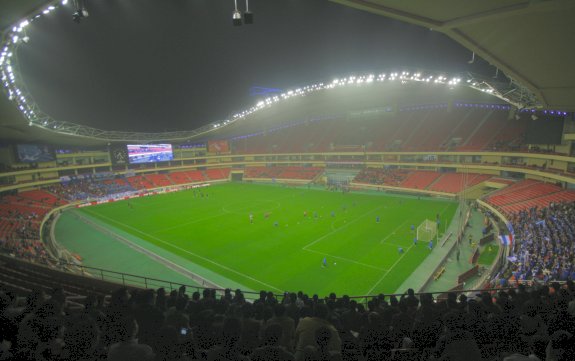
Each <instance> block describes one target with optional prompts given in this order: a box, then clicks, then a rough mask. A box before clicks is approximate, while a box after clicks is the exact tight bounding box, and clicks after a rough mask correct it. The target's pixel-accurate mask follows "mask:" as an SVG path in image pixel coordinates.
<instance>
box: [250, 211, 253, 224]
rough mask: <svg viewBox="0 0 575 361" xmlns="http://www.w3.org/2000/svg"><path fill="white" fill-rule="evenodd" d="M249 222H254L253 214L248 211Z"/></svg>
mask: <svg viewBox="0 0 575 361" xmlns="http://www.w3.org/2000/svg"><path fill="white" fill-rule="evenodd" d="M250 223H254V215H253V214H251V213H250Z"/></svg>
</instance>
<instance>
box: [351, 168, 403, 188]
mask: <svg viewBox="0 0 575 361" xmlns="http://www.w3.org/2000/svg"><path fill="white" fill-rule="evenodd" d="M407 174H408V171H407V170H403V169H384V168H365V169H362V171H361V172H359V173H358V174H357V175H356V176H355V178H354V179H353V181H354V182H355V183H365V184H380V185H387V186H393V187H399V186H400V184H401V182H402V181H403V180H404V179H405V177H407Z"/></svg>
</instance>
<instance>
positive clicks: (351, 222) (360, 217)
mask: <svg viewBox="0 0 575 361" xmlns="http://www.w3.org/2000/svg"><path fill="white" fill-rule="evenodd" d="M381 207H382V206H379V207H377V208H374V209H372V210H370V211H368V212H365V213H364V214H362V215H360V216H359V217H357V218H356V219H354V220H352V221H350V222H347V223H345V224H344V225H343V226H341V227H339V228H337V229H334V230H333V231H331V232H329V233H326V234H324V235H323V236H321V237H319V238H318V239H316V240H315V241H311V242H310V243H308V244H306V245H305V246H303V247H302V249H303V250H307V248H309V247H311V246H313V245H314V244H316V243H317V242H319V241H321V240H323V239H324V238H327V237H329V236H331V235H332V234H334V233H337V232H339V231H340V230H341V229H342V228H346V227H348V226H350V225H352V224H353V223H355V222H357V221H359V220H360V219H362V218H363V217H365V216H367V215H368V214H370V213H373V212H375V211H377V210H379V209H380V208H381Z"/></svg>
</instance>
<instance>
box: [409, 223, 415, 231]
mask: <svg viewBox="0 0 575 361" xmlns="http://www.w3.org/2000/svg"><path fill="white" fill-rule="evenodd" d="M410 228H411V231H412V232H413V231H415V225H414V224H412V225H411V227H410Z"/></svg>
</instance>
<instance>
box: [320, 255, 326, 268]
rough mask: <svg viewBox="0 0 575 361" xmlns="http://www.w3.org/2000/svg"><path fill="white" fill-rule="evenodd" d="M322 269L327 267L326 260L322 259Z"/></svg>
mask: <svg viewBox="0 0 575 361" xmlns="http://www.w3.org/2000/svg"><path fill="white" fill-rule="evenodd" d="M321 266H322V267H327V258H325V257H324V258H323V262H322V265H321Z"/></svg>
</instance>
